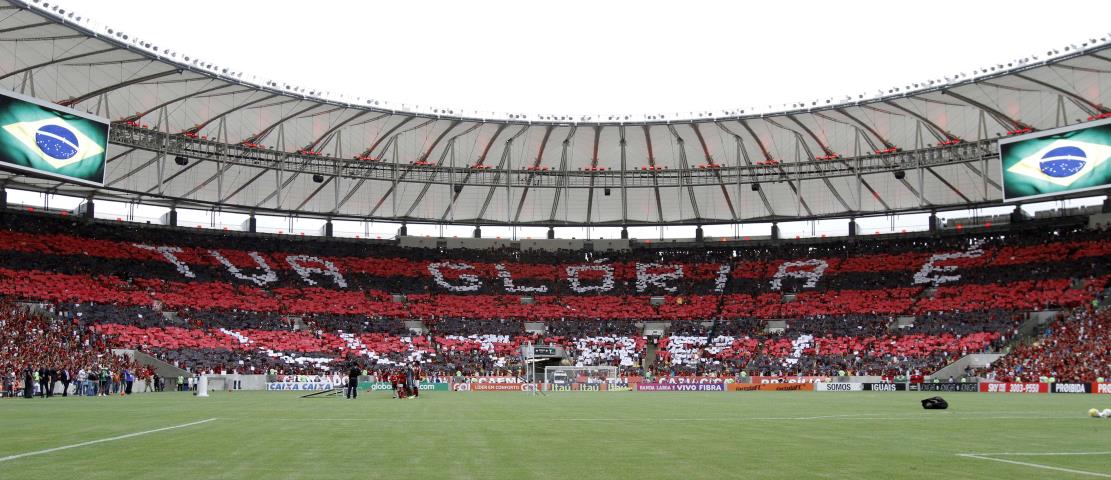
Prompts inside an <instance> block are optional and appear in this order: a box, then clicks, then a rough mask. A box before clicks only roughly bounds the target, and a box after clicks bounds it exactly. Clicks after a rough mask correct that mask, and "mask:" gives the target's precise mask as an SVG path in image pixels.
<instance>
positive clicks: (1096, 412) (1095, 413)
mask: <svg viewBox="0 0 1111 480" xmlns="http://www.w3.org/2000/svg"><path fill="white" fill-rule="evenodd" d="M1088 416H1089V417H1099V410H1096V409H1094V408H1093V409H1091V410H1088Z"/></svg>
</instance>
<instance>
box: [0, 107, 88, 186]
mask: <svg viewBox="0 0 1111 480" xmlns="http://www.w3.org/2000/svg"><path fill="white" fill-rule="evenodd" d="M107 152H108V121H107V120H105V119H102V118H99V117H96V116H93V115H89V114H86V113H82V112H78V111H76V110H72V109H69V108H65V107H62V106H59V105H54V104H51V103H48V102H44V101H41V100H38V99H35V98H31V97H27V96H24V95H20V94H17V93H14V92H9V91H6V90H0V168H4V169H8V170H11V169H14V170H20V171H23V172H31V173H34V174H39V175H46V176H50V177H54V178H59V179H63V180H71V181H76V182H81V183H91V184H95V185H103V184H104V164H105V158H106V156H107Z"/></svg>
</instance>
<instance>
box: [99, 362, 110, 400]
mask: <svg viewBox="0 0 1111 480" xmlns="http://www.w3.org/2000/svg"><path fill="white" fill-rule="evenodd" d="M110 386H112V371H111V370H108V369H107V368H101V369H100V396H102V397H107V396H108V395H111V392H109V391H108V387H110Z"/></svg>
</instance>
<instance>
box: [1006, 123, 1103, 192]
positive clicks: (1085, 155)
mask: <svg viewBox="0 0 1111 480" xmlns="http://www.w3.org/2000/svg"><path fill="white" fill-rule="evenodd" d="M999 154H1000V157H1001V158H1002V160H1003V196H1004V197H1005V198H1007V199H1008V200H1010V199H1014V198H1018V197H1028V196H1032V195H1052V194H1058V193H1066V192H1070V191H1074V190H1082V189H1088V188H1093V187H1099V186H1103V185H1108V184H1111V123H1106V124H1103V125H1096V126H1093V127H1088V128H1083V129H1080V130H1073V131H1069V132H1064V133H1058V134H1055V135H1049V136H1046V137H1041V138H1032V139H1029V140H1020V141H1017V142H1011V143H1000V145H999Z"/></svg>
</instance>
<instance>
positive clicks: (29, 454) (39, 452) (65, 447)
mask: <svg viewBox="0 0 1111 480" xmlns="http://www.w3.org/2000/svg"><path fill="white" fill-rule="evenodd" d="M213 420H216V419H215V418H206V419H204V420H198V421H196V422H189V423H183V424H181V425H172V426H169V427H162V428H156V429H154V430H144V431H142V432H135V433H128V434H126V435H118V436H115V437H108V438H101V439H98V440H90V441H88V442H81V443H75V444H73V445H63V446H61V447H54V448H48V449H46V450H37V451H34V452H26V453H20V454H16V455H9V456H7V457H0V462H7V461H11V460H16V459H19V458H23V457H32V456H35V455H45V454H47V453H54V452H58V451H61V450H69V449H71V448H78V447H87V446H89V445H96V444H98V443H105V442H114V441H116V440H124V439H127V438H131V437H138V436H141V435H148V434H151V433H158V432H165V431H166V430H174V429H178V428H185V427H192V426H193V425H200V424H202V423H208V422H211V421H213Z"/></svg>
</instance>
